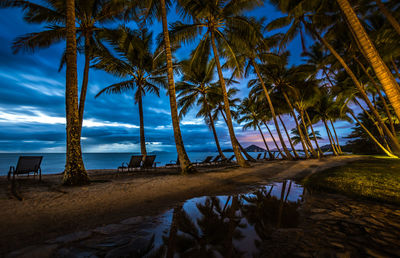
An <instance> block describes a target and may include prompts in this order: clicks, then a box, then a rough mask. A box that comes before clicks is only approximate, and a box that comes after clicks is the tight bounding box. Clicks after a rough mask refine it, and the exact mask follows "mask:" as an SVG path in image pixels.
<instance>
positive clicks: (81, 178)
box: [63, 0, 89, 185]
mask: <svg viewBox="0 0 400 258" xmlns="http://www.w3.org/2000/svg"><path fill="white" fill-rule="evenodd" d="M66 15H67V20H66V38H67V46H66V59H67V71H66V85H65V109H66V118H67V153H66V163H65V170H64V177H63V184H64V185H83V184H88V183H89V177H88V174H87V172H86V169H85V165H84V164H83V160H82V149H81V139H80V126H79V110H78V109H79V107H78V75H77V57H76V51H77V48H76V28H75V1H74V0H67V1H66Z"/></svg>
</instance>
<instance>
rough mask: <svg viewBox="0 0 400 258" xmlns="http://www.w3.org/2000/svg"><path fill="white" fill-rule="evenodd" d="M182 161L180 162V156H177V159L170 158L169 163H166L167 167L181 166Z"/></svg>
mask: <svg viewBox="0 0 400 258" xmlns="http://www.w3.org/2000/svg"><path fill="white" fill-rule="evenodd" d="M180 164H181V163H180V162H179V158H176V160H170V161H169V163H168V164H165V166H166V167H172V166H179V165H180Z"/></svg>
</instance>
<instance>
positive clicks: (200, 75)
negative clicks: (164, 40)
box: [176, 58, 226, 159]
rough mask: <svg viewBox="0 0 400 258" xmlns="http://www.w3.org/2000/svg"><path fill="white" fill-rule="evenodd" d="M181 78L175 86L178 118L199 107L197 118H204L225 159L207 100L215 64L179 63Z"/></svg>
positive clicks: (203, 62)
mask: <svg viewBox="0 0 400 258" xmlns="http://www.w3.org/2000/svg"><path fill="white" fill-rule="evenodd" d="M207 59H208V58H207ZM180 67H181V70H182V73H183V77H182V79H181V81H180V82H178V83H177V84H176V90H177V91H178V92H179V94H178V98H179V100H178V106H179V107H180V112H179V117H180V118H182V117H183V116H184V115H186V114H187V113H188V111H189V110H190V108H192V107H193V106H194V105H197V106H200V110H199V111H198V113H197V117H204V119H205V121H206V124H208V125H209V126H210V128H211V129H212V132H213V135H214V139H215V144H216V146H217V149H218V152H219V155H221V158H222V159H226V157H225V155H224V153H223V152H222V150H221V146H220V144H219V140H218V135H217V131H216V130H215V124H214V119H213V116H212V114H211V112H212V107H211V106H210V103H209V99H210V98H212V96H210V95H211V94H210V89H211V84H212V83H213V77H214V69H215V62H213V61H209V62H208V63H207V62H206V60H204V61H202V62H199V64H193V62H192V60H185V61H182V62H181V63H180Z"/></svg>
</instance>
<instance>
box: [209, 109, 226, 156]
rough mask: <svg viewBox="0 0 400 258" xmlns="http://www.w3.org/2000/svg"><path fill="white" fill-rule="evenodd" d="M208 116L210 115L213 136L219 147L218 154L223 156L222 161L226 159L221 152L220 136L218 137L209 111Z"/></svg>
mask: <svg viewBox="0 0 400 258" xmlns="http://www.w3.org/2000/svg"><path fill="white" fill-rule="evenodd" d="M207 114H208V119H210V127H211V129H212V132H213V135H214V140H215V145H216V146H217V150H218V153H219V155H221V158H222V159H226V157H225V155H224V153H223V152H222V150H221V146H220V145H219V140H218V135H217V131H216V130H215V125H214V119H213V118H212V115H211V113H210V112H209V111H207Z"/></svg>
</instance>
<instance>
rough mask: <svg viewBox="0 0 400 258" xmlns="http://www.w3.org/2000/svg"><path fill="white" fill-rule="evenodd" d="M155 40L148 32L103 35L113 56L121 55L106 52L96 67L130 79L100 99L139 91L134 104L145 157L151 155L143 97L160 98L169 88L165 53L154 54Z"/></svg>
mask: <svg viewBox="0 0 400 258" xmlns="http://www.w3.org/2000/svg"><path fill="white" fill-rule="evenodd" d="M152 37H153V34H152V33H151V32H149V31H148V30H147V29H140V30H131V29H129V28H127V27H120V28H119V29H118V30H117V31H113V32H109V33H106V34H104V35H102V38H103V39H104V40H106V41H107V42H108V43H109V44H110V45H111V46H112V47H113V52H116V53H118V56H114V55H112V54H111V53H110V52H109V51H104V52H103V53H102V54H99V55H97V56H96V63H95V64H94V65H93V66H94V67H95V68H97V69H101V70H104V71H106V72H108V73H110V74H112V75H114V76H118V77H119V78H124V79H127V80H125V81H122V82H118V83H115V84H112V85H110V86H107V87H105V88H104V89H102V90H101V91H100V92H99V93H98V94H97V95H96V97H98V96H100V95H101V94H103V93H106V94H111V93H117V94H120V93H123V92H126V91H130V90H135V94H134V100H135V104H137V105H138V108H139V121H140V151H141V154H142V155H147V151H146V140H145V135H144V122H143V100H142V99H143V96H145V94H146V92H150V93H154V94H156V95H157V96H159V87H166V85H167V84H166V80H167V78H166V75H165V52H164V51H163V49H162V48H159V49H157V50H155V51H151V48H152V46H153V44H152V42H153V41H152Z"/></svg>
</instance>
